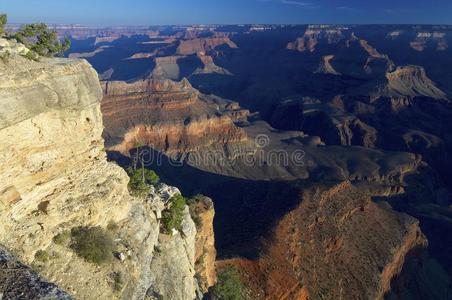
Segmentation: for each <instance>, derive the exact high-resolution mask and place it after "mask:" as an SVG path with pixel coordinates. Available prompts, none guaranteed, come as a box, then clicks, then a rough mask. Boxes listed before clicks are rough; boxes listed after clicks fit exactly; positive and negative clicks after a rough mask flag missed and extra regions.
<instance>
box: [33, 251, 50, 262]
mask: <svg viewBox="0 0 452 300" xmlns="http://www.w3.org/2000/svg"><path fill="white" fill-rule="evenodd" d="M49 258H50V256H49V253H47V251H45V250H38V251H36V253H35V259H36V260H37V261H40V262H47V261H49Z"/></svg>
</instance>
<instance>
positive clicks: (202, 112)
mask: <svg viewBox="0 0 452 300" xmlns="http://www.w3.org/2000/svg"><path fill="white" fill-rule="evenodd" d="M103 89H104V99H103V101H102V107H101V108H102V112H103V117H104V125H105V133H104V135H105V138H106V141H107V144H108V145H109V146H110V147H111V149H112V150H117V151H120V152H122V153H123V154H125V155H127V154H128V151H129V150H130V149H132V148H134V147H135V144H136V143H137V142H142V143H145V144H146V145H149V146H151V147H152V148H154V149H157V150H160V151H165V152H166V153H169V154H172V153H185V152H190V151H194V150H197V149H199V148H200V147H207V146H209V145H212V144H216V145H225V144H227V143H234V142H239V141H242V140H244V139H246V134H245V132H244V131H243V130H242V129H240V128H238V127H237V126H235V125H234V123H233V121H232V119H231V117H230V116H229V115H228V114H222V112H221V111H220V110H219V107H220V106H219V105H218V104H216V103H213V102H211V101H210V99H209V97H208V96H205V95H202V94H200V93H199V92H198V91H197V90H195V89H194V88H192V86H191V85H190V83H189V82H188V81H187V80H185V79H184V80H182V81H181V82H174V81H171V80H156V79H148V80H144V81H139V82H136V83H131V84H127V83H125V82H104V83H103Z"/></svg>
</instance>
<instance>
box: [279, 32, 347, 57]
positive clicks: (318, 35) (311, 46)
mask: <svg viewBox="0 0 452 300" xmlns="http://www.w3.org/2000/svg"><path fill="white" fill-rule="evenodd" d="M342 39H343V33H342V30H340V29H311V28H309V29H307V30H306V32H305V33H304V35H303V36H302V37H299V38H297V39H296V40H295V41H294V42H292V43H289V44H288V45H287V49H289V50H296V51H300V52H304V51H309V52H314V51H315V49H316V46H317V44H318V43H319V42H320V41H321V40H325V41H326V43H328V44H333V43H337V42H339V41H340V40H342Z"/></svg>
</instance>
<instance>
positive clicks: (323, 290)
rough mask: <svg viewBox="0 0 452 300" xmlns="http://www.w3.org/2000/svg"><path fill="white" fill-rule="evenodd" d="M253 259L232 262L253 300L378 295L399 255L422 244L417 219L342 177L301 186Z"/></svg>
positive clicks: (383, 290) (396, 270)
mask: <svg viewBox="0 0 452 300" xmlns="http://www.w3.org/2000/svg"><path fill="white" fill-rule="evenodd" d="M301 199H302V201H301V202H300V204H299V205H298V206H297V207H296V208H295V209H294V210H292V211H291V212H289V213H288V214H287V215H285V216H284V217H283V218H282V219H281V220H279V222H278V223H277V224H276V226H275V227H274V229H273V231H272V234H271V237H270V238H268V239H266V241H264V245H265V246H264V251H263V253H262V255H261V256H260V258H259V259H257V260H246V259H232V260H227V261H223V262H220V263H219V266H220V267H221V266H223V265H225V264H226V265H227V264H232V265H235V266H237V267H238V268H239V270H240V272H241V274H242V279H243V280H244V281H245V282H246V284H247V285H248V286H249V287H250V288H251V289H252V291H253V292H254V299H287V300H292V299H383V296H384V295H385V294H386V293H387V292H388V291H390V290H391V280H392V279H394V278H396V277H397V276H398V274H399V273H400V271H401V270H402V267H403V265H404V262H405V257H406V255H407V254H408V253H409V252H411V251H412V250H414V249H418V248H421V249H422V248H425V247H426V245H427V241H426V239H425V237H424V235H423V234H422V233H421V231H420V229H419V226H418V222H417V221H416V220H415V219H413V218H411V217H408V216H406V215H401V214H399V213H396V212H394V211H392V210H390V209H388V208H385V207H383V206H381V205H377V204H375V203H374V202H372V201H371V199H370V197H369V196H368V195H366V194H363V193H362V192H360V191H359V190H358V189H357V188H355V187H353V186H352V185H351V184H350V183H349V182H344V183H341V184H339V185H336V186H333V187H330V188H324V187H316V188H308V189H305V190H304V191H303V193H302V195H301Z"/></svg>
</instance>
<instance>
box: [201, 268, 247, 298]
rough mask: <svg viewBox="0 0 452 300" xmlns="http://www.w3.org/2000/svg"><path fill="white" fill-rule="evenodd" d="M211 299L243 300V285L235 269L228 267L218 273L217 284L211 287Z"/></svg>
mask: <svg viewBox="0 0 452 300" xmlns="http://www.w3.org/2000/svg"><path fill="white" fill-rule="evenodd" d="M210 294H211V299H213V300H244V299H246V297H245V286H244V285H243V283H242V282H241V281H240V274H239V272H238V271H237V269H235V268H233V267H228V268H225V269H224V270H222V271H221V272H220V273H219V274H218V280H217V284H216V285H215V286H214V287H213V288H212V291H211V293H210Z"/></svg>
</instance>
